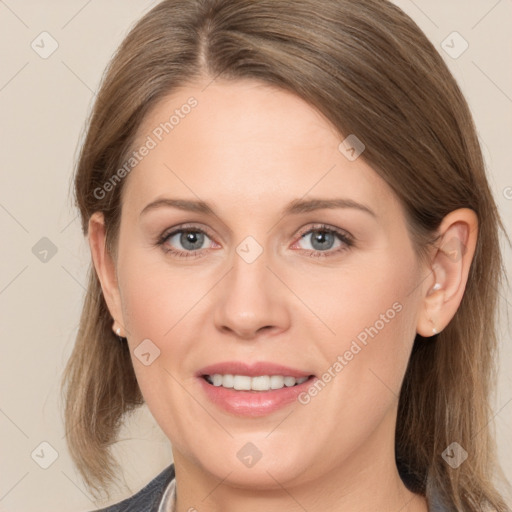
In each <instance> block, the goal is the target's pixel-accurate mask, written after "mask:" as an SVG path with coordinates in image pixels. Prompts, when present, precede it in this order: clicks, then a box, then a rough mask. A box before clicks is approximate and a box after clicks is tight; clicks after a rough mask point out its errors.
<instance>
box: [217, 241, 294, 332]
mask: <svg viewBox="0 0 512 512" xmlns="http://www.w3.org/2000/svg"><path fill="white" fill-rule="evenodd" d="M269 256H270V251H268V250H266V249H265V248H264V247H263V245H262V244H260V243H259V242H258V241H257V240H256V238H255V237H253V236H247V237H246V238H244V239H243V240H242V241H241V242H240V243H239V244H238V245H237V246H236V247H235V251H234V253H233V256H232V265H231V269H230V271H229V272H228V274H227V275H226V276H225V279H224V280H223V281H224V282H223V284H222V286H221V289H220V297H218V300H217V302H216V324H217V327H218V328H220V329H224V330H226V329H229V330H231V331H234V332H236V333H237V334H238V335H239V336H244V337H247V336H249V337H250V336H252V335H254V334H255V333H256V331H258V330H259V329H261V328H262V327H267V328H269V327H276V326H280V327H283V324H284V322H285V321H286V317H287V315H286V314H284V313H285V304H284V300H283V299H284V297H282V296H281V293H279V291H278V289H279V283H278V282H277V281H278V280H277V279H276V278H275V276H274V275H273V273H272V272H271V271H270V270H269V269H268V268H267V267H268V266H271V265H272V262H271V261H270V260H271V258H269ZM274 281H275V282H274Z"/></svg>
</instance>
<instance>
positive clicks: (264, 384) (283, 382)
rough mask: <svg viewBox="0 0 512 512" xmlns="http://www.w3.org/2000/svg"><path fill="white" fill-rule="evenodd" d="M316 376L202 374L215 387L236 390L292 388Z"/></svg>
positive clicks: (259, 390) (258, 390)
mask: <svg viewBox="0 0 512 512" xmlns="http://www.w3.org/2000/svg"><path fill="white" fill-rule="evenodd" d="M312 377H314V376H313V375H309V376H305V377H298V378H295V377H292V376H289V375H257V376H254V377H252V376H250V375H232V374H229V373H228V374H221V373H214V374H212V375H202V378H203V379H204V380H205V381H206V382H208V383H209V384H211V385H212V386H215V387H222V388H225V389H232V390H235V391H257V392H262V391H263V392H265V391H275V390H279V389H283V388H284V387H287V388H291V387H294V386H299V385H300V384H303V383H304V382H306V381H307V380H309V379H311V378H312Z"/></svg>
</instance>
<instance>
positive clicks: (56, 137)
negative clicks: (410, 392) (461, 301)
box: [0, 0, 512, 512]
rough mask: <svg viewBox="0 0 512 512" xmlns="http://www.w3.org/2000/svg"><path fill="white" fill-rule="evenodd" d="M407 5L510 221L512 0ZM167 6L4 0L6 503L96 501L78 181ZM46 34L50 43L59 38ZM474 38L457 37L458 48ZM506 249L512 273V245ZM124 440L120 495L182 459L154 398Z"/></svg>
mask: <svg viewBox="0 0 512 512" xmlns="http://www.w3.org/2000/svg"><path fill="white" fill-rule="evenodd" d="M396 3H397V4H398V5H399V6H400V7H402V8H403V9H404V10H405V11H406V12H407V13H408V14H409V15H410V16H411V17H412V18H413V19H414V20H415V21H416V22H417V23H418V24H419V25H420V27H421V28H422V29H423V30H424V31H425V32H426V34H427V36H428V37H429V38H430V39H431V40H432V41H433V42H434V44H435V46H436V47H437V48H438V49H439V51H440V53H441V54H442V55H443V57H444V58H445V60H446V61H447V63H448V65H449V66H450V68H451V70H452V71H453V73H454V75H455V76H456V78H457V80H458V82H459V84H460V86H461V88H462V90H463V92H464V93H465V95H466V97H467V99H468V101H469V103H470V106H471V109H472V111H473V114H474V117H475V121H476V125H477V127H478V131H479V136H480V140H481V142H482V146H483V150H484V155H485V159H486V162H487V164H488V169H489V178H490V182H491V185H492V188H493V190H494V193H495V197H496V199H497V202H498V206H499V208H500V211H501V213H502V215H503V218H504V220H505V223H506V227H507V232H508V233H510V232H511V225H512V172H511V170H510V169H511V167H510V166H511V161H512V158H511V156H510V145H511V141H510V137H511V135H512V131H511V125H512V123H511V121H512V115H511V114H512V67H511V66H510V63H511V62H512V44H511V42H512V41H511V34H510V27H511V26H512V24H511V22H512V2H511V1H510V0H471V1H469V0H464V1H463V0H460V1H449V2H447V1H444V0H436V1H431V0H430V1H427V0H415V1H411V0H399V1H397V2H396ZM155 4H156V2H147V1H142V0H109V1H105V0H104V1H99V0H89V1H87V0H65V1H64V0H61V1H52V2H50V1H40V0H37V1H36V0H5V1H2V0H0V52H1V63H2V65H1V68H0V108H1V122H0V126H1V139H0V140H1V144H2V146H1V147H2V151H1V154H0V155H1V156H0V168H1V180H0V228H1V234H2V245H1V247H2V266H1V274H0V311H1V317H2V321H1V324H0V336H1V347H2V350H1V358H0V368H1V374H0V379H1V380H0V390H1V391H0V392H1V395H0V439H1V445H0V446H1V454H0V460H1V473H0V510H1V511H9V512H11V511H12V512H32V511H37V512H45V511H52V512H55V511H68V512H69V511H85V510H92V509H94V508H95V504H94V503H93V502H92V501H91V498H90V496H89V495H88V494H87V492H86V491H85V489H84V486H83V484H82V482H81V480H80V477H79V475H78V473H77V472H76V470H75V469H74V467H73V465H72V463H71V459H70V457H69V454H68V452H67V448H66V445H65V442H64V439H63V435H64V430H63V424H62V419H61V410H60V398H59V393H58V391H59V383H60V377H61V373H62V369H63V367H64V364H65V361H66V359H67V358H68V356H69V354H70V352H71V349H72V345H73V341H74V337H75V334H76V330H77V324H78V319H79V314H80V308H81V303H82V299H83V295H84V283H85V275H86V270H87V266H88V263H89V249H88V246H87V245H86V243H85V240H84V239H83V238H82V236H81V231H80V226H79V222H78V218H77V212H76V211H74V210H73V208H72V206H71V201H70V195H69V183H70V177H71V173H72V169H73V164H74V161H75V158H76V155H77V144H78V142H79V140H81V137H82V130H83V126H84V121H85V119H86V116H87V114H88V112H89V110H90V108H91V105H92V101H93V98H94V91H96V90H97V87H98V83H99V80H100V77H101V74H102V72H103V70H104V68H105V66H106V64H107V62H108V60H109V58H110V57H111V55H112V54H113V52H114V50H115V49H116V47H117V46H118V44H119V43H120V42H121V40H122V39H123V37H124V36H125V35H126V33H127V31H128V29H129V27H130V26H131V25H132V24H133V23H134V22H135V21H136V20H137V19H138V18H139V17H140V16H141V15H142V14H143V13H144V12H146V11H147V10H149V9H150V8H151V7H152V6H153V5H155ZM43 31H47V32H49V34H51V36H52V37H53V38H54V39H55V40H56V41H57V43H58V48H57V50H56V51H55V52H54V53H53V54H52V55H51V56H49V57H48V58H46V59H43V58H42V57H40V55H39V54H38V53H36V51H34V50H33V49H32V47H31V43H32V41H34V40H36V43H37V42H38V41H40V39H37V37H38V35H39V34H40V33H41V32H43ZM453 31H457V32H459V33H460V34H461V35H462V37H463V38H464V39H465V40H466V41H467V42H468V43H469V48H468V49H467V51H465V52H464V53H463V54H462V55H461V56H460V57H458V58H456V59H454V58H452V57H451V56H449V55H448V54H447V53H446V52H445V51H444V50H443V49H442V47H441V44H442V41H443V40H445V39H446V38H447V36H448V35H449V34H451V33H452V32H453ZM44 37H48V36H44ZM46 41H47V44H46V45H45V48H46V49H48V48H50V40H49V39H47V40H46ZM450 41H451V39H448V43H449V44H451V43H450ZM460 44H461V41H457V40H455V43H454V44H453V46H454V50H457V49H460V48H461V47H460V46H459V45H460ZM38 50H39V51H42V48H40V49H38ZM452 51H453V50H452ZM43 237H46V238H48V239H49V240H50V241H51V242H52V244H53V245H54V246H55V249H56V251H57V252H56V253H55V254H54V255H52V253H51V252H50V253H49V254H48V256H47V261H46V262H42V261H40V260H39V259H38V258H37V257H36V255H35V254H34V253H33V247H34V246H35V245H36V244H37V243H38V242H39V241H40V239H41V238H43ZM39 243H43V244H44V243H46V244H47V243H48V242H47V241H46V242H39ZM36 247H38V246H36ZM504 248H505V257H506V259H507V265H508V267H507V268H508V275H509V276H510V275H512V268H511V259H512V258H511V251H510V248H509V247H506V246H505V245H504ZM34 251H35V250H34ZM35 252H36V253H37V251H35ZM504 299H505V300H504V312H506V311H509V310H510V305H511V304H512V297H511V294H510V291H509V292H508V293H507V294H504ZM501 327H502V338H501V342H502V355H501V369H500V374H499V390H498V396H497V399H496V403H495V407H494V409H495V412H496V416H495V425H496V431H497V437H498V443H499V457H500V460H501V463H502V465H503V467H504V469H505V471H506V473H507V475H508V478H509V479H510V480H512V443H511V440H512V435H511V434H512V386H511V382H512V379H511V377H510V372H511V370H512V357H511V356H512V349H511V343H510V341H511V335H510V328H509V326H508V325H507V321H506V317H504V319H503V321H502V323H501ZM121 438H122V440H121V442H120V443H119V444H118V445H117V447H116V453H118V454H119V456H120V457H121V460H122V462H123V465H124V467H125V479H126V485H127V486H126V488H125V489H124V492H123V493H122V494H117V495H116V496H114V501H117V500H119V499H121V498H122V497H125V496H128V495H130V494H132V493H133V492H135V491H136V490H138V489H139V488H140V487H142V486H143V485H144V484H145V483H146V482H147V481H149V480H150V479H151V478H152V477H153V476H154V475H156V474H157V473H158V472H159V471H160V470H161V469H163V468H164V467H165V466H167V465H168V464H169V463H170V460H171V451H170V447H169V443H168V442H167V440H166V438H165V437H164V435H163V434H162V432H161V431H160V429H159V427H158V426H157V425H156V424H155V422H154V421H153V420H152V418H151V416H150V415H149V413H148V412H147V411H146V410H145V409H142V410H141V411H140V413H138V414H137V415H136V417H134V418H133V421H132V422H131V423H130V424H129V425H127V428H126V429H125V430H124V431H123V433H122V436H121ZM42 442H47V443H49V444H50V445H51V446H52V447H53V449H54V450H55V451H56V452H57V453H58V457H57V459H56V460H55V461H54V462H53V464H52V465H51V466H50V467H48V469H43V468H41V467H40V465H39V464H44V463H45V462H46V463H48V462H51V459H50V457H51V454H52V452H51V449H49V448H48V447H45V445H43V446H42V447H41V446H40V444H41V443H42ZM41 450H42V451H41ZM31 454H34V455H33V457H34V458H32V456H31ZM37 454H39V456H38V455H37ZM36 461H37V462H38V463H39V464H38V463H36Z"/></svg>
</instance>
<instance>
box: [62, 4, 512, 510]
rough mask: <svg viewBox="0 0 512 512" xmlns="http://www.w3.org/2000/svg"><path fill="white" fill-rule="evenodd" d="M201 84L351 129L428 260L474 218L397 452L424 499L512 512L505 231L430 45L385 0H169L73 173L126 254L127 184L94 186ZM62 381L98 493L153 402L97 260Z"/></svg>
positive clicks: (73, 446) (75, 442)
mask: <svg viewBox="0 0 512 512" xmlns="http://www.w3.org/2000/svg"><path fill="white" fill-rule="evenodd" d="M205 77H210V79H212V80H213V79H223V80H242V79H256V80H260V81H261V82H262V83H265V84H268V85H274V86H276V87H279V88H281V89H283V90H286V91H290V92H292V93H294V94H296V95H297V96H299V97H301V98H302V99H303V100H304V101H306V102H307V103H308V104H310V105H312V106H313V107H314V108H316V109H317V110H318V111H319V112H320V113H321V114H323V115H324V116H325V118H326V119H327V120H328V121H329V122H330V123H332V125H333V126H334V127H335V128H336V129H337V130H338V132H339V133H340V137H343V136H348V135H349V134H355V135H356V136H357V137H358V138H359V139H360V140H361V141H362V142H363V143H364V144H365V146H366V148H365V151H364V154H363V155H361V157H360V158H363V160H365V161H366V162H367V163H368V164H369V165H371V166H372V168H373V169H374V170H375V171H376V172H377V173H378V174H379V175H380V176H381V177H382V178H383V179H384V180H385V181H386V182H387V183H388V184H389V186H390V187H391V188H392V189H393V191H394V192H395V193H396V195H397V197H398V198H399V200H400V203H401V205H402V206H403V209H404V212H405V216H406V220H407V223H408V227H409V231H410V235H411V239H412V240H413V243H414V247H415V250H416V251H417V254H418V257H419V258H420V259H422V260H423V261H426V260H427V258H428V251H429V249H430V248H431V245H432V243H433V242H434V241H435V240H436V230H437V228H438V227H439V225H440V223H441V221H442V219H443V218H444V217H445V216H446V215H447V214H448V213H450V212H451V211H453V210H455V209H458V208H470V209H472V210H474V211H475V212H476V214H477V217H478V222H479V235H478V240H477V246H476V251H475V254H474V258H473V261H472V264H471V268H470V272H469V277H468V282H467V285H466V290H465V293H464V296H463V299H462V302H461V304H460V307H459V309H458V311H457V313H456V314H455V316H454V318H453V319H452V321H451V322H450V323H449V325H448V326H447V327H446V328H445V329H444V330H443V331H442V332H441V333H440V334H438V335H437V336H435V337H434V338H433V339H425V338H422V337H421V336H420V335H417V336H416V339H415V341H414V345H413V350H412V353H411V357H410V361H409V364H408V368H407V371H406V374H405V378H404V381H403V385H402V388H401V392H400V398H399V407H398V418H397V427H396V443H395V451H396V459H397V464H398V466H399V468H401V472H402V474H403V475H407V479H408V480H407V485H408V486H409V487H410V488H411V489H414V490H415V492H419V493H421V494H425V492H426V488H425V486H426V483H427V477H428V481H429V482H432V484H433V485H436V487H437V488H438V489H439V490H440V492H441V493H442V495H443V496H444V498H445V500H446V502H447V503H449V504H450V505H451V506H453V507H455V508H457V510H465V511H466V510H467V511H475V512H476V511H480V510H482V507H483V506H486V505H488V506H491V507H493V508H494V509H495V510H498V511H500V512H501V511H509V510H510V509H509V508H508V507H507V505H506V503H505V501H504V500H503V498H502V496H501V495H500V493H499V492H498V490H497V489H496V487H495V485H494V483H493V479H494V478H495V477H497V476H499V477H500V478H501V479H502V480H503V482H506V479H505V477H504V474H503V472H502V471H501V469H500V468H499V465H498V463H497V459H496V447H495V441H494V433H493V432H492V427H490V426H489V425H490V422H491V419H492V409H491V406H490V402H489V400H490V398H491V395H492V392H493V390H494V388H495V384H496V373H495V372H496V363H497V331H496V320H497V311H498V307H497V306H498V290H499V288H500V286H501V285H502V280H503V277H504V276H505V274H504V268H503V262H502V257H501V252H500V247H499V230H500V229H501V230H502V231H503V232H504V229H503V225H502V222H501V220H500V217H499V213H498V210H497V207H496V204H495V202H494V199H493V197H492V194H491V191H490V189H489V185H488V181H487V178H486V175H485V166H484V162H483V157H482V153H481V149H480V145H479V142H478V138H477V135H476V129H475V126H474V123H473V119H472V116H471V113H470V110H469V107H468V105H467V102H466V100H465V99H464V97H463V95H462V93H461V91H460V89H459V87H458V86H457V83H456V81H455V79H454V78H453V76H452V75H451V73H450V72H449V69H448V68H447V66H446V64H445V63H444V61H443V59H442V58H441V56H440V55H439V54H438V52H437V51H436V49H435V48H434V46H433V45H432V44H431V43H430V41H429V40H428V39H427V37H426V36H425V35H424V34H423V32H422V31H421V29H420V28H419V27H418V26H417V25H416V24H415V23H414V21H413V20H411V19H410V18H409V17H408V16H407V15H406V14H405V13H404V12H403V11H401V10H400V9H399V8H398V7H396V6H395V5H393V4H391V3H389V2H387V1H383V0H360V1H358V2H354V1H350V0H324V1H323V2H322V9H321V10H320V9H319V8H318V2H316V0H293V1H292V0H259V1H258V2H254V1H252V0H237V1H225V0H187V1H179V0H164V1H162V2H161V3H160V4H158V5H157V6H156V7H155V8H153V9H152V10H151V11H150V12H148V13H147V14H146V15H145V16H144V17H143V18H142V19H141V20H140V21H139V22H138V23H137V24H136V25H135V26H134V27H133V28H132V30H131V31H130V33H129V34H128V36H127V37H126V38H125V40H124V41H123V43H122V44H121V46H120V47H119V49H118V51H117V52H116V54H115V55H114V57H113V59H112V60H111V62H110V64H109V66H108V68H107V70H106V73H105V75H104V76H103V80H102V84H101V87H100V90H99V93H98V96H97V99H96V102H95V105H94V109H93V112H92V115H91V117H90V119H89V120H88V130H87V135H86V138H85V142H84V144H83V146H82V149H81V152H80V155H79V159H78V164H77V168H76V173H75V176H74V186H75V199H76V204H77V206H78V208H79V210H80V214H81V222H82V230H83V233H84V234H85V235H87V230H88V221H89V219H90V217H91V215H92V214H93V213H94V212H97V211H99V212H102V213H103V215H104V218H105V226H106V236H107V248H108V250H109V252H110V253H111V254H112V255H113V256H114V257H115V255H116V248H117V236H118V232H119V226H120V219H121V211H122V191H123V187H124V183H125V181H126V180H122V181H121V182H120V183H119V184H118V185H117V186H115V187H113V189H112V191H111V192H109V193H108V194H105V196H104V197H101V198H98V197H96V196H97V194H96V195H95V193H94V191H95V190H96V189H97V188H98V187H102V186H103V184H104V183H106V182H107V181H108V180H109V179H110V178H111V177H112V176H113V175H114V173H115V172H116V171H117V170H118V169H119V167H120V166H122V165H123V162H124V161H125V158H126V155H127V154H129V153H130V151H132V149H133V144H134V141H135V140H136V137H137V136H138V129H139V127H140V126H141V124H142V122H143V120H144V119H145V118H146V116H147V115H148V113H149V112H150V111H151V109H154V108H156V107H157V106H158V104H159V102H161V101H162V100H163V99H164V98H165V97H166V96H168V95H169V94H170V93H172V92H173V91H175V90H176V89H177V88H180V87H186V86H187V84H191V83H193V82H194V81H198V80H200V79H201V78H205ZM434 107H435V108H434ZM340 141H341V139H340ZM64 386H65V396H66V407H65V419H66V429H67V440H68V444H69V447H70V452H71V455H72V457H73V459H74V461H75V463H76V465H77V467H78V469H79V470H80V472H81V473H82V475H83V477H84V480H85V482H86V484H87V485H88V487H89V489H91V490H92V491H93V492H96V491H98V490H100V489H107V487H108V485H109V484H110V483H112V482H113V481H114V480H115V476H116V471H115V467H116V466H115V461H114V460H113V458H112V456H111V454H110V452H109V447H110V446H111V445H112V444H113V443H114V442H115V440H116V436H117V434H118V430H119V426H120V424H121V421H122V418H123V416H124V414H125V413H126V412H128V411H129V410H131V409H133V408H135V407H137V406H138V405H140V404H142V403H143V398H142V396H141V393H140V389H139V387H138V384H137V381H136V378H135V374H134V370H133V366H132V362H131V359H130V354H129V352H128V349H127V347H126V345H123V344H121V343H119V342H118V340H117V337H116V336H115V334H114V333H113V332H112V318H111V316H110V313H109V311H108V308H107V306H106V303H105V299H104V297H103V295H102V290H101V286H100V284H99V280H98V277H97V275H96V272H95V270H94V269H93V268H92V265H91V269H90V274H89V285H88V291H87V295H86V297H85V303H84V307H83V311H82V316H81V319H80V328H79V332H78V335H77V339H76V343H75V347H74V350H73V353H72V355H71V358H70V360H69V363H68V366H67V368H66V371H65V374H64V379H63V389H64ZM453 441H457V442H458V443H459V444H460V445H462V446H463V447H464V449H465V450H466V451H467V452H468V454H469V458H468V461H467V462H466V463H464V464H462V465H461V466H460V467H459V468H458V469H457V470H453V469H451V468H450V467H448V465H447V464H446V463H445V462H444V460H443V459H442V457H441V453H442V452H443V451H444V450H445V448H446V447H447V446H448V445H449V444H451V443H452V442H453ZM495 473H496V474H495Z"/></svg>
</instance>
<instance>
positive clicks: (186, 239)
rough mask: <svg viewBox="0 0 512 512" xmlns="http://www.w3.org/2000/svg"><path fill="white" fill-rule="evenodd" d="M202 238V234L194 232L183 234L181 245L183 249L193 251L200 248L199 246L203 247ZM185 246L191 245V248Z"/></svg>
mask: <svg viewBox="0 0 512 512" xmlns="http://www.w3.org/2000/svg"><path fill="white" fill-rule="evenodd" d="M202 237H203V234H202V233H194V232H188V233H184V234H183V235H182V236H181V243H182V245H183V247H185V248H186V249H190V250H192V251H193V250H196V249H199V248H201V246H202V245H203V239H202ZM187 244H191V245H192V247H190V246H187Z"/></svg>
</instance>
